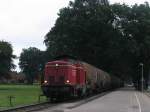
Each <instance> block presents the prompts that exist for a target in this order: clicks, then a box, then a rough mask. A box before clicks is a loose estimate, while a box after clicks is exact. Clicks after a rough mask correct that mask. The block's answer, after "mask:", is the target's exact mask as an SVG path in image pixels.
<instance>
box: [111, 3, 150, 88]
mask: <svg viewBox="0 0 150 112" xmlns="http://www.w3.org/2000/svg"><path fill="white" fill-rule="evenodd" d="M113 11H114V13H115V15H116V17H117V19H116V21H117V23H118V25H117V28H118V30H120V31H121V32H122V34H123V36H124V38H125V40H126V53H127V55H128V56H129V58H128V61H131V62H129V63H130V65H131V67H132V70H131V71H130V73H131V72H132V77H133V80H134V82H135V83H136V85H138V86H137V88H138V89H140V88H141V87H139V86H141V72H140V71H141V69H140V67H139V64H140V63H141V62H142V63H143V64H144V79H145V82H146V83H145V88H147V87H148V86H147V82H148V76H149V75H148V74H149V67H150V66H149V65H150V47H149V46H150V30H149V28H150V21H149V20H150V13H149V11H150V6H149V4H148V3H147V2H146V3H145V4H141V5H137V4H135V5H134V6H132V7H129V6H127V5H125V4H124V5H119V4H116V5H114V6H113Z"/></svg>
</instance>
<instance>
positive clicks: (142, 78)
mask: <svg viewBox="0 0 150 112" xmlns="http://www.w3.org/2000/svg"><path fill="white" fill-rule="evenodd" d="M140 66H141V81H142V83H141V84H142V85H141V86H142V88H141V89H142V92H143V90H144V84H143V83H144V77H143V63H140Z"/></svg>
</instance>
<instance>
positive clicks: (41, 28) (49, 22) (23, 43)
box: [0, 0, 149, 70]
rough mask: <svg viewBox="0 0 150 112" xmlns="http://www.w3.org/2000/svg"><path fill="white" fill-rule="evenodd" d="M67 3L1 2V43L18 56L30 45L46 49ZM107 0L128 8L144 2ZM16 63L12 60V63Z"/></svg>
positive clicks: (48, 0)
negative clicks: (62, 9)
mask: <svg viewBox="0 0 150 112" xmlns="http://www.w3.org/2000/svg"><path fill="white" fill-rule="evenodd" d="M69 1H70V0H0V40H5V41H8V42H10V43H11V44H12V46H13V50H14V54H15V55H17V56H19V55H20V53H21V51H22V48H29V47H30V46H32V47H37V48H39V49H41V50H45V46H44V44H43V40H44V36H45V35H46V33H47V32H48V31H49V30H50V28H51V27H53V26H54V23H55V20H56V18H57V13H58V12H59V9H60V8H62V7H65V6H67V5H68V3H69ZM109 1H110V3H115V2H120V3H127V4H129V5H132V4H135V3H138V4H139V3H144V0H109ZM147 1H149V0H147ZM17 62H18V61H15V64H17ZM17 70H19V69H18V68H17Z"/></svg>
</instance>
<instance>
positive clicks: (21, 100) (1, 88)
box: [0, 85, 46, 109]
mask: <svg viewBox="0 0 150 112" xmlns="http://www.w3.org/2000/svg"><path fill="white" fill-rule="evenodd" d="M41 94H42V91H41V88H40V86H39V85H0V109H4V108H10V107H12V106H10V101H9V98H8V97H10V96H13V97H14V98H13V99H12V104H13V107H14V106H19V105H27V104H34V103H37V102H38V97H39V95H41ZM41 101H46V98H45V97H41Z"/></svg>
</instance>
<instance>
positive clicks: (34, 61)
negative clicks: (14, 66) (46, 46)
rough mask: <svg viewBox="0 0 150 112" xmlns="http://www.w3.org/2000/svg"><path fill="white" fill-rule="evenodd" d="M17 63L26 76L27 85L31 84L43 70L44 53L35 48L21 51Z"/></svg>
mask: <svg viewBox="0 0 150 112" xmlns="http://www.w3.org/2000/svg"><path fill="white" fill-rule="evenodd" d="M19 61H20V62H19V66H20V68H21V70H22V71H23V72H24V73H25V74H26V77H27V80H28V83H29V84H33V81H34V79H35V78H36V77H37V75H38V74H39V73H40V72H41V71H42V70H43V68H44V64H45V63H44V62H45V59H44V52H43V51H40V50H39V49H37V48H35V47H30V48H28V49H23V51H22V53H21V55H20V59H19Z"/></svg>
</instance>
